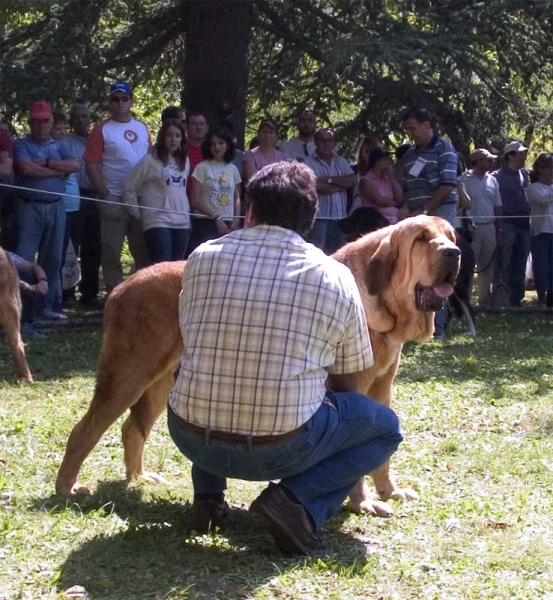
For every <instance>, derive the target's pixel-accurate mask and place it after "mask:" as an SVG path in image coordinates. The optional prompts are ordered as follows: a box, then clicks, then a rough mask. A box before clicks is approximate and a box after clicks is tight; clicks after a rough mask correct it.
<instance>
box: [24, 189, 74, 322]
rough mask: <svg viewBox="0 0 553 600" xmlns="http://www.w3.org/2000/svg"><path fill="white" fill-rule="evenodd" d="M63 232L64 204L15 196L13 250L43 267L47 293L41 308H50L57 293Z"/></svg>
mask: <svg viewBox="0 0 553 600" xmlns="http://www.w3.org/2000/svg"><path fill="white" fill-rule="evenodd" d="M64 232H65V208H64V206H63V202H62V201H61V199H60V200H54V201H51V202H32V201H27V200H24V199H22V198H18V199H17V204H16V206H15V223H14V233H15V253H16V254H19V256H21V257H22V258H24V259H25V260H28V261H29V262H35V256H36V254H37V253H38V260H37V262H38V264H39V265H40V266H41V267H42V268H43V269H44V272H45V273H46V278H47V279H48V294H46V297H45V298H44V306H43V308H45V309H48V310H53V309H54V305H55V302H56V298H58V297H61V283H60V269H61V263H62V250H63V237H64Z"/></svg>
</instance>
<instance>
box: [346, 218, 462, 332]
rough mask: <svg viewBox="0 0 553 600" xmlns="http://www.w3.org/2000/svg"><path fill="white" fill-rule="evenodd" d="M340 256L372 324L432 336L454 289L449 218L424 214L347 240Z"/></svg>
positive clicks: (455, 253) (456, 258)
mask: <svg viewBox="0 0 553 600" xmlns="http://www.w3.org/2000/svg"><path fill="white" fill-rule="evenodd" d="M336 258H338V260H342V262H345V263H346V264H347V265H348V266H349V267H350V269H351V270H352V271H353V273H354V275H355V277H356V280H357V283H358V285H359V286H360V289H361V293H362V295H365V296H366V298H367V302H366V305H367V304H368V305H369V311H368V312H369V314H367V318H368V320H369V327H370V328H374V329H376V330H380V331H388V332H392V331H393V332H394V333H395V334H397V335H398V337H403V338H404V339H403V341H407V340H423V339H428V338H429V337H430V336H431V335H432V332H433V319H434V312H435V311H437V310H440V309H441V308H443V306H444V301H445V299H446V298H447V297H448V296H450V295H451V294H452V293H453V286H454V284H455V279H456V277H457V273H458V272H459V264H460V250H459V248H458V247H457V245H456V244H455V231H454V229H453V227H451V225H449V223H447V222H446V221H444V220H443V219H440V218H439V217H427V216H422V215H421V216H418V217H412V218H409V219H405V220H404V221H400V222H399V223H398V224H397V225H391V226H389V227H386V228H384V229H381V230H379V231H376V232H374V233H370V234H368V235H366V236H364V237H362V238H361V239H359V240H357V241H356V242H352V243H351V244H347V245H346V246H345V247H344V248H343V249H342V251H339V252H338V253H337V254H336ZM371 312H372V314H371Z"/></svg>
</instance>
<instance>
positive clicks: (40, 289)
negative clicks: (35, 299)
mask: <svg viewBox="0 0 553 600" xmlns="http://www.w3.org/2000/svg"><path fill="white" fill-rule="evenodd" d="M17 273H18V274H21V273H32V274H33V275H34V278H35V281H36V283H35V284H34V285H29V284H28V283H25V282H24V281H21V280H20V281H19V289H20V290H21V291H22V292H31V293H35V294H40V295H42V296H45V295H46V294H47V293H48V280H47V278H46V273H45V272H44V269H43V268H42V267H41V266H40V265H37V264H36V263H32V262H30V261H28V260H22V261H21V262H20V263H19V264H18V265H17Z"/></svg>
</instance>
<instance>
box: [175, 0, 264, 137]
mask: <svg viewBox="0 0 553 600" xmlns="http://www.w3.org/2000/svg"><path fill="white" fill-rule="evenodd" d="M186 24H187V25H186V36H185V58H184V77H183V79H184V90H183V93H182V100H183V106H184V107H185V108H186V110H187V111H190V110H193V111H195V110H197V111H200V112H202V113H203V114H204V115H205V116H206V118H207V119H208V121H209V122H210V123H213V122H217V121H222V120H226V119H228V120H230V121H232V123H233V124H234V126H235V128H236V132H237V135H238V143H239V145H241V144H243V141H244V129H245V124H246V91H247V83H248V47H249V44H250V39H251V32H252V26H253V0H201V1H195V2H190V3H189V5H188V15H187V18H186Z"/></svg>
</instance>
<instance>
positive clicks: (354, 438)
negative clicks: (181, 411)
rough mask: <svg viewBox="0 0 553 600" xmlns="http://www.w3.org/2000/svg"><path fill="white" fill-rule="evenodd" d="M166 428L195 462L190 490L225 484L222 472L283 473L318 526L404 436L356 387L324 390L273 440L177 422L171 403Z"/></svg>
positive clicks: (219, 488) (240, 475)
mask: <svg viewBox="0 0 553 600" xmlns="http://www.w3.org/2000/svg"><path fill="white" fill-rule="evenodd" d="M167 412H168V417H167V418H168V425H169V433H170V434H171V437H172V438H173V441H174V442H175V444H176V445H177V447H178V448H179V450H180V451H181V452H182V453H183V454H184V455H185V456H187V457H188V458H189V459H190V460H191V461H192V463H193V467H192V481H193V483H194V492H195V493H196V494H202V493H217V492H223V491H224V490H225V489H226V477H232V478H235V479H245V480H248V481H267V480H271V479H281V483H282V484H283V485H284V486H285V487H286V488H288V489H289V490H290V491H291V492H292V493H293V494H294V496H295V497H296V498H297V499H298V500H299V501H300V502H301V503H302V504H303V506H304V507H305V509H306V510H307V511H308V512H309V514H310V515H311V517H312V518H313V521H314V523H315V525H316V527H317V528H319V527H320V526H321V524H322V523H323V522H324V521H325V520H326V519H328V518H329V517H331V516H332V515H333V514H335V513H336V512H337V511H338V510H339V508H340V506H341V505H342V504H343V502H344V500H345V499H346V498H347V496H348V494H349V493H350V492H351V490H352V489H353V487H354V486H355V484H356V482H357V481H359V479H361V478H362V477H363V476H364V475H367V474H368V473H370V472H371V471H374V470H375V469H376V468H377V467H379V466H380V465H382V464H383V463H385V462H386V461H387V460H388V459H389V458H390V456H391V455H392V454H393V453H394V452H395V451H396V450H397V447H398V446H399V444H400V442H401V440H402V439H403V438H402V434H401V430H400V427H399V421H398V418H397V416H396V414H395V413H394V412H393V411H392V410H391V409H390V408H388V407H386V406H383V405H382V404H379V403H378V402H375V401H374V400H371V399H370V398H367V397H366V396H363V395H362V394H357V393H354V392H348V393H333V392H330V391H329V392H327V395H326V398H325V401H324V402H323V404H321V407H320V408H319V410H318V411H317V412H316V413H315V414H314V415H313V417H312V418H311V419H310V420H309V421H308V422H307V423H306V424H305V426H304V427H303V429H302V430H301V431H300V432H299V433H297V434H296V435H294V436H292V437H290V438H288V439H286V440H284V441H282V442H279V443H276V444H271V445H247V444H231V443H226V442H222V441H218V440H212V439H210V438H209V434H208V433H206V436H205V437H201V436H198V435H196V434H194V433H191V432H189V431H187V430H185V429H184V428H182V427H181V426H180V424H179V422H178V420H177V419H176V417H175V415H174V413H173V412H172V410H171V409H170V408H169V410H168V411H167Z"/></svg>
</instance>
